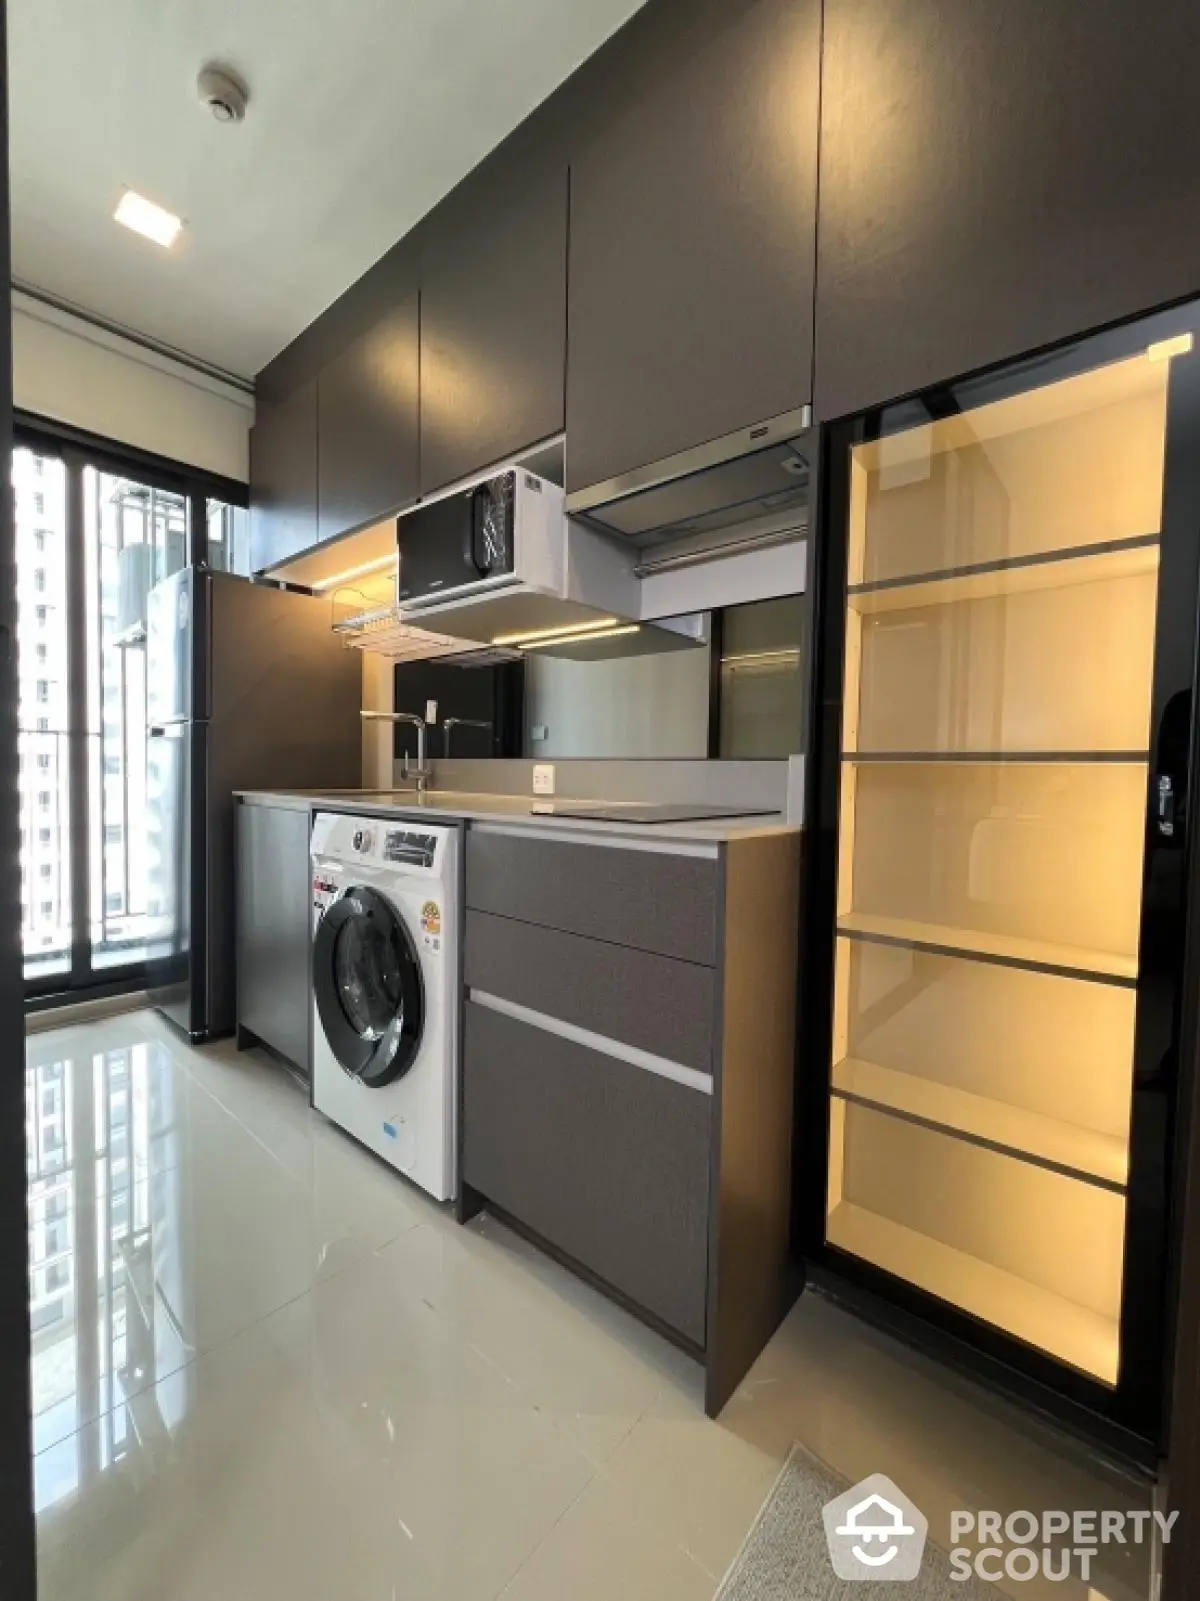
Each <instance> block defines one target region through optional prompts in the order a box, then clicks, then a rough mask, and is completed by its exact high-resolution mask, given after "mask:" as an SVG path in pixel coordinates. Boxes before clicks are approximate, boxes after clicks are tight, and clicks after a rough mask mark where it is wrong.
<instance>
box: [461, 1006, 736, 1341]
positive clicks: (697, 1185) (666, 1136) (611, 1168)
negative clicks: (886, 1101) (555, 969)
mask: <svg viewBox="0 0 1200 1601" xmlns="http://www.w3.org/2000/svg"><path fill="white" fill-rule="evenodd" d="M465 1018H466V1022H465V1030H466V1032H465V1037H464V1045H463V1178H464V1180H465V1181H466V1183H468V1184H470V1185H472V1186H473V1187H474V1188H475V1189H477V1190H478V1191H479V1192H480V1193H481V1194H483V1195H485V1196H486V1197H487V1198H488V1199H489V1200H491V1201H494V1202H495V1204H496V1205H497V1206H499V1207H502V1208H503V1209H504V1210H505V1211H506V1212H509V1213H510V1214H511V1215H512V1216H513V1217H514V1218H516V1220H517V1221H518V1222H520V1223H524V1224H525V1225H526V1226H527V1227H528V1228H531V1229H533V1230H534V1231H535V1232H536V1233H538V1234H540V1235H541V1236H542V1237H543V1238H544V1239H546V1240H548V1241H549V1242H550V1244H551V1245H555V1246H557V1247H558V1249H559V1250H560V1251H565V1252H566V1254H567V1255H568V1256H570V1257H573V1258H574V1259H575V1261H577V1262H579V1263H580V1264H581V1265H582V1266H584V1267H585V1268H588V1269H589V1270H590V1271H591V1272H593V1273H595V1274H596V1275H597V1276H598V1277H599V1278H601V1279H603V1280H604V1282H605V1283H606V1284H609V1285H611V1286H612V1287H613V1288H614V1289H615V1290H619V1291H620V1292H621V1293H622V1294H623V1295H627V1296H629V1298H630V1299H631V1300H633V1301H635V1302H636V1303H637V1304H638V1305H639V1306H642V1307H644V1308H645V1309H646V1310H647V1311H648V1312H652V1313H653V1314H654V1315H655V1316H656V1317H659V1318H661V1319H662V1320H663V1322H664V1323H667V1324H669V1325H670V1326H671V1327H672V1328H674V1329H677V1330H678V1331H679V1332H680V1333H681V1334H683V1335H686V1336H687V1338H688V1339H690V1340H692V1341H693V1342H694V1343H695V1344H696V1345H703V1344H704V1334H705V1292H706V1287H707V1282H708V1184H709V1179H708V1174H709V1146H710V1138H711V1107H712V1102H711V1097H709V1096H708V1095H705V1094H704V1093H703V1092H702V1091H700V1090H695V1089H688V1088H685V1087H684V1086H683V1085H681V1084H676V1083H673V1082H672V1081H671V1080H669V1079H665V1078H659V1077H658V1076H657V1075H656V1074H654V1073H649V1072H647V1071H645V1069H643V1068H640V1067H634V1066H631V1065H630V1064H629V1063H628V1062H622V1061H617V1060H615V1059H614V1058H612V1057H609V1056H602V1055H601V1054H600V1053H599V1052H597V1051H592V1050H589V1049H587V1048H586V1047H585V1046H582V1045H576V1044H575V1043H574V1042H573V1041H571V1040H565V1039H562V1038H561V1037H559V1036H558V1035H556V1034H550V1033H546V1032H544V1031H543V1030H541V1029H537V1028H531V1027H530V1026H529V1025H528V1024H526V1023H522V1022H517V1021H516V1020H515V1019H513V1018H510V1017H505V1016H503V1015H502V1014H501V1013H499V1012H494V1011H490V1010H488V1009H487V1008H486V1007H483V1006H477V1005H474V1004H473V1003H471V1002H468V1003H467V1006H466V1008H465Z"/></svg>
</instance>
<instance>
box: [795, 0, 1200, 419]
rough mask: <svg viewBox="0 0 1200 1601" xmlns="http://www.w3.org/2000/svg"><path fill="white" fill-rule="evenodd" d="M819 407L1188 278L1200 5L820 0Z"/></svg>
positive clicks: (971, 365)
mask: <svg viewBox="0 0 1200 1601" xmlns="http://www.w3.org/2000/svg"><path fill="white" fill-rule="evenodd" d="M825 13H826V21H825V69H824V71H825V75H824V85H823V92H822V129H821V189H820V196H821V201H820V226H819V252H818V268H817V281H818V286H819V287H818V299H817V353H816V394H815V409H816V412H817V416H818V418H819V419H820V420H827V419H829V418H831V417H836V416H844V415H847V414H849V413H851V412H854V411H858V410H862V409H865V408H867V407H870V406H875V405H880V404H883V403H884V402H887V401H889V400H893V399H897V398H899V397H900V396H902V395H905V394H909V393H912V392H913V391H915V390H918V389H922V388H924V387H926V386H927V385H930V384H934V383H939V382H943V381H945V380H948V379H951V378H955V377H959V376H962V375H964V374H966V373H969V372H972V371H974V370H975V369H977V368H979V367H983V366H987V365H989V364H990V363H993V362H998V361H1002V360H1006V359H1009V358H1012V357H1015V356H1019V355H1022V354H1024V353H1025V352H1027V351H1030V350H1034V349H1036V348H1038V347H1039V346H1041V345H1045V344H1049V343H1052V342H1054V341H1056V340H1060V339H1064V338H1069V337H1071V336H1073V335H1075V334H1079V333H1082V332H1084V331H1086V330H1088V329H1091V328H1095V327H1099V326H1100V325H1102V324H1104V323H1108V322H1114V321H1117V320H1119V319H1122V318H1125V317H1129V316H1131V315H1133V314H1135V313H1137V312H1139V311H1143V310H1147V309H1149V308H1151V307H1153V306H1156V305H1159V304H1163V303H1165V302H1167V301H1170V300H1174V299H1179V298H1182V297H1185V296H1187V295H1189V294H1194V293H1195V292H1196V291H1197V290H1200V192H1198V191H1197V188H1196V183H1195V173H1196V169H1197V165H1198V164H1200V122H1198V121H1197V119H1196V117H1195V115H1194V103H1195V71H1194V63H1195V61H1196V59H1197V54H1198V52H1200V10H1198V9H1197V8H1196V7H1195V6H1193V5H1190V4H1187V3H1186V0H1148V3H1146V4H1144V5H1141V6H1139V7H1138V8H1137V13H1136V26H1132V25H1131V13H1130V9H1129V6H1128V5H1127V4H1126V3H1125V0H1089V3H1088V4H1087V5H1047V4H1045V3H1044V0H1005V3H1004V4H1003V5H996V4H995V3H994V0H826V6H825Z"/></svg>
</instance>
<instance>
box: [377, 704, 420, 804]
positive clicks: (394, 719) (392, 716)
mask: <svg viewBox="0 0 1200 1601" xmlns="http://www.w3.org/2000/svg"><path fill="white" fill-rule="evenodd" d="M359 715H360V717H362V719H363V721H364V722H374V723H411V724H412V726H413V727H414V728H415V729H416V731H417V765H416V766H415V767H410V766H409V765H408V752H407V751H405V752H404V776H405V778H411V779H412V780H413V782H414V783H415V784H416V787H417V794H418V795H424V793H425V791H426V790H427V789H428V788H429V780H430V779H431V778H432V777H433V772H432V770H431V769H430V768H429V767H428V766H427V765H426V762H425V728H426V723H425V719H424V718H423V717H418V716H417V714H416V713H415V712H365V711H364V712H360V713H359Z"/></svg>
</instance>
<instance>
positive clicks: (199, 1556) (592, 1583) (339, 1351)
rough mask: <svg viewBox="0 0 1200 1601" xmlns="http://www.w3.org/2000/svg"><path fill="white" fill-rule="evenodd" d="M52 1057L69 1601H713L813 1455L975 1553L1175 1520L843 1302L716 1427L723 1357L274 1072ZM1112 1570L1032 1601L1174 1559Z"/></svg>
mask: <svg viewBox="0 0 1200 1601" xmlns="http://www.w3.org/2000/svg"><path fill="white" fill-rule="evenodd" d="M29 1064H30V1070H29V1080H30V1109H31V1130H32V1132H33V1135H34V1145H33V1149H32V1154H31V1168H32V1175H31V1197H32V1203H33V1204H32V1218H33V1227H32V1239H33V1248H34V1254H35V1258H37V1259H40V1261H41V1263H42V1265H41V1267H40V1268H37V1269H36V1270H35V1279H34V1284H33V1307H34V1323H35V1332H34V1346H35V1359H34V1375H33V1392H34V1406H35V1412H36V1422H35V1448H36V1452H37V1455H36V1459H35V1477H36V1486H37V1497H38V1508H39V1540H40V1561H41V1591H40V1593H41V1598H42V1601H118V1598H120V1601H243V1598H245V1601H250V1598H253V1601H399V1598H401V1597H403V1598H404V1601H494V1598H497V1597H500V1596H503V1597H504V1598H505V1601H593V1598H594V1601H601V1598H603V1601H708V1598H709V1597H711V1596H712V1595H713V1592H714V1590H715V1589H716V1587H717V1583H718V1581H719V1579H720V1577H721V1575H722V1574H723V1573H724V1571H725V1569H726V1568H727V1566H728V1564H729V1562H730V1561H731V1559H732V1558H733V1556H734V1555H735V1553H736V1552H737V1549H738V1547H739V1545H740V1543H741V1541H742V1539H743V1538H744V1536H745V1534H746V1531H747V1529H748V1528H749V1526H750V1524H751V1522H752V1520H753V1518H754V1516H755V1513H756V1512H757V1510H758V1507H759V1505H760V1503H761V1501H762V1499H763V1497H764V1496H765V1495H766V1494H767V1492H768V1490H769V1489H770V1487H771V1484H772V1482H773V1480H774V1478H775V1475H776V1473H777V1471H778V1469H779V1466H780V1464H781V1462H782V1461H783V1458H784V1456H785V1454H786V1452H787V1450H788V1447H789V1446H790V1444H791V1443H792V1441H793V1440H797V1439H798V1440H800V1441H802V1442H803V1443H804V1444H806V1445H807V1446H808V1447H809V1448H810V1449H811V1450H813V1451H814V1452H816V1453H818V1454H819V1455H820V1456H822V1457H823V1458H824V1459H825V1460H826V1461H828V1462H829V1463H830V1464H831V1465H832V1466H833V1467H834V1468H835V1469H836V1470H837V1471H839V1472H841V1473H843V1474H845V1475H846V1477H847V1478H848V1479H851V1480H857V1479H859V1478H861V1477H864V1476H865V1475H866V1474H867V1473H870V1472H876V1471H883V1472H887V1473H889V1474H891V1476H892V1477H893V1478H895V1479H896V1480H897V1481H898V1482H899V1483H900V1484H901V1485H902V1487H903V1488H904V1489H905V1490H906V1491H907V1492H908V1493H909V1494H910V1495H911V1496H912V1497H913V1498H914V1499H915V1500H916V1501H917V1502H918V1504H919V1505H921V1506H922V1507H923V1508H924V1510H925V1511H926V1512H927V1513H928V1515H929V1517H930V1521H931V1531H932V1533H933V1534H934V1535H935V1537H937V1538H939V1539H940V1540H942V1542H943V1543H945V1542H946V1540H947V1522H948V1516H949V1512H950V1510H951V1509H952V1508H953V1507H955V1506H964V1507H971V1508H980V1507H994V1508H997V1509H999V1510H1002V1511H1007V1510H1012V1509H1015V1508H1018V1507H1030V1506H1032V1507H1037V1508H1042V1507H1067V1508H1073V1507H1079V1508H1097V1509H1100V1508H1120V1507H1124V1506H1128V1505H1135V1506H1146V1505H1148V1504H1149V1491H1148V1489H1147V1487H1145V1486H1142V1485H1138V1484H1136V1483H1133V1482H1131V1481H1127V1480H1125V1479H1124V1478H1122V1477H1120V1476H1118V1475H1116V1474H1114V1473H1113V1472H1111V1471H1110V1470H1107V1469H1104V1468H1103V1467H1101V1466H1100V1465H1099V1464H1097V1463H1095V1462H1094V1461H1091V1460H1090V1459H1089V1458H1088V1457H1087V1455H1086V1454H1085V1453H1083V1452H1082V1451H1081V1450H1079V1449H1077V1448H1076V1447H1075V1446H1073V1445H1069V1444H1067V1443H1066V1442H1064V1441H1063V1440H1061V1439H1059V1438H1058V1437H1057V1436H1054V1435H1051V1434H1049V1433H1047V1432H1044V1431H1042V1430H1040V1429H1039V1428H1038V1427H1037V1426H1035V1425H1034V1424H1033V1423H1032V1422H1031V1421H1030V1420H1029V1419H1027V1418H1026V1417H1025V1416H1024V1415H1023V1414H1021V1413H1019V1412H1017V1411H1015V1410H1013V1409H1011V1408H1009V1407H1007V1406H1005V1405H1003V1404H1002V1403H1000V1402H998V1401H995V1400H993V1399H991V1398H990V1397H988V1396H986V1395H985V1394H983V1393H982V1392H980V1391H978V1390H976V1389H975V1388H974V1387H972V1386H969V1385H967V1384H965V1383H963V1382H961V1381H956V1380H952V1379H950V1378H949V1377H948V1376H947V1375H946V1374H944V1373H943V1372H941V1371H940V1370H938V1369H937V1368H935V1367H934V1366H933V1365H932V1364H930V1363H927V1362H925V1361H924V1360H922V1359H921V1358H919V1357H917V1356H915V1355H913V1354H911V1353H909V1352H907V1351H905V1350H903V1349H901V1348H900V1347H898V1346H896V1345H894V1344H892V1343H891V1342H890V1341H888V1340H886V1339H884V1338H883V1337H881V1336H879V1335H876V1334H874V1333H872V1332H871V1331H869V1330H867V1329H866V1328H864V1327H863V1326H861V1325H860V1324H858V1323H856V1322H855V1321H853V1320H852V1319H850V1318H848V1317H847V1316H846V1315H845V1314H843V1313H841V1312H838V1311H836V1310H835V1309H834V1308H832V1307H830V1306H828V1305H825V1304H824V1303H822V1302H820V1301H819V1300H817V1299H815V1298H814V1297H811V1296H809V1297H806V1298H805V1299H804V1300H802V1301H801V1303H800V1304H799V1305H798V1306H797V1307H796V1309H795V1310H794V1311H793V1313H792V1315H791V1316H790V1317H789V1319H788V1320H787V1322H786V1323H785V1325H784V1327H783V1328H782V1329H781V1330H780V1332H779V1334H778V1335H777V1336H776V1338H775V1340H774V1341H773V1342H772V1344H771V1346H770V1347H769V1349H768V1350H767V1352H766V1353H765V1354H764V1356H763V1358H762V1359H761V1361H760V1362H759V1364H758V1365H757V1367H756V1368H755V1369H754V1371H753V1373H752V1374H751V1375H750V1377H749V1379H748V1380H747V1381H746V1383H745V1384H744V1385H743V1386H742V1389H741V1390H740V1392H739V1393H738V1395H737V1396H736V1397H735V1398H734V1400H733V1401H732V1402H731V1403H730V1405H729V1407H728V1408H727V1410H726V1412H725V1414H724V1416H723V1417H722V1419H721V1420H720V1422H719V1423H712V1422H710V1421H708V1420H707V1419H706V1418H705V1417H704V1415H703V1410H702V1407H701V1402H700V1394H701V1385H700V1375H699V1371H698V1369H697V1368H696V1367H695V1366H694V1365H693V1364H692V1363H691V1362H689V1361H688V1360H687V1359H686V1358H684V1357H682V1356H680V1355H679V1354H678V1353H677V1352H675V1351H674V1350H673V1349H672V1348H671V1347H670V1346H668V1345H667V1344H665V1343H664V1342H662V1341H661V1340H659V1339H658V1338H657V1337H656V1336H654V1335H652V1334H650V1333H648V1332H647V1331H646V1330H645V1329H643V1328H642V1327H641V1326H640V1325H639V1324H638V1323H636V1322H635V1321H634V1320H633V1319H631V1318H629V1317H627V1316H626V1315H625V1314H624V1313H622V1312H620V1311H618V1310H617V1309H615V1308H614V1307H612V1306H611V1305H609V1303H608V1302H606V1301H605V1300H604V1299H602V1298H601V1297H600V1296H598V1295H596V1294H595V1293H594V1292H593V1291H591V1290H590V1289H588V1288H587V1287H585V1286H583V1285H581V1284H580V1283H578V1282H577V1281H576V1280H575V1279H573V1278H572V1277H571V1276H570V1275H568V1274H567V1273H565V1272H563V1271H561V1270H560V1269H559V1268H557V1267H556V1266H554V1265H553V1264H552V1263H550V1262H548V1261H547V1260H546V1259H545V1258H543V1257H542V1256H540V1255H539V1254H538V1253H537V1252H535V1251H533V1250H531V1249H530V1248H529V1247H527V1246H526V1245H524V1244H523V1243H522V1242H521V1241H519V1240H517V1239H516V1238H515V1237H514V1236H513V1235H512V1234H510V1233H509V1232H508V1231H507V1230H505V1229H504V1228H502V1227H500V1226H499V1225H498V1224H496V1223H495V1222H494V1221H492V1220H491V1219H489V1218H487V1217H486V1216H484V1217H482V1218H480V1219H478V1220H477V1221H476V1222H475V1223H474V1224H472V1225H471V1226H470V1227H469V1228H467V1229H460V1228H458V1227H457V1226H456V1225H455V1224H454V1222H453V1221H452V1220H451V1218H450V1217H449V1216H448V1215H447V1214H446V1213H444V1212H443V1211H441V1210H439V1209H438V1208H437V1207H435V1206H434V1205H433V1204H432V1203H431V1202H427V1201H426V1200H425V1199H424V1198H423V1197H422V1196H421V1195H420V1194H419V1193H417V1192H415V1191H413V1190H412V1189H410V1188H409V1187H408V1186H406V1185H405V1184H404V1183H403V1182H402V1181H400V1180H398V1179H397V1178H395V1177H394V1176H393V1175H392V1174H391V1173H390V1172H389V1171H388V1170H387V1169H386V1168H385V1167H383V1166H382V1165H381V1164H379V1163H377V1162H376V1161H375V1160H374V1159H373V1158H372V1157H370V1156H368V1155H366V1154H365V1153H364V1152H362V1151H361V1150H360V1149H359V1148H358V1147H356V1146H355V1145H354V1144H353V1143H352V1142H350V1141H349V1140H348V1139H346V1138H345V1137H344V1136H343V1135H341V1134H340V1133H339V1132H337V1131H336V1130H335V1129H333V1128H332V1127H331V1126H329V1125H328V1124H327V1123H325V1122H324V1121H323V1120H322V1119H321V1118H320V1117H318V1116H317V1115H316V1114H314V1113H312V1112H311V1111H310V1110H309V1108H308V1106H307V1104H306V1101H305V1099H304V1097H303V1095H302V1094H301V1092H300V1091H299V1090H298V1089H297V1088H296V1087H295V1086H294V1084H293V1083H292V1081H290V1080H289V1079H288V1078H287V1077H286V1075H285V1074H283V1073H282V1071H281V1070H280V1069H279V1068H278V1067H276V1066H275V1065H274V1064H272V1063H271V1062H270V1061H269V1060H268V1059H267V1058H265V1057H264V1056H262V1055H260V1054H258V1053H249V1054H247V1055H245V1056H239V1055H238V1054H237V1053H236V1052H235V1051H234V1050H233V1048H232V1047H231V1046H230V1045H227V1044H221V1045H217V1046H213V1047H209V1048H207V1049H205V1050H203V1051H196V1050H192V1049H190V1048H188V1047H186V1046H184V1045H183V1044H181V1043H180V1042H179V1041H178V1039H177V1038H176V1037H175V1036H174V1035H173V1034H172V1033H171V1032H170V1031H169V1030H168V1028H167V1027H166V1025H165V1024H163V1023H161V1022H160V1021H159V1020H158V1019H156V1018H155V1017H153V1016H151V1015H149V1014H146V1013H139V1014H133V1015H131V1016H128V1017H123V1018H117V1019H111V1020H109V1021H107V1022H104V1023H99V1024H94V1025H89V1026H86V1027H77V1028H72V1029H67V1030H63V1031H61V1032H59V1033H51V1034H43V1035H39V1036H35V1037H33V1038H32V1039H31V1040H30V1042H29ZM110 1242H111V1243H110ZM1096 1573H1097V1575H1098V1577H1096V1578H1094V1579H1093V1583H1092V1589H1091V1594H1090V1598H1089V1591H1088V1587H1087V1586H1086V1585H1082V1584H1079V1583H1072V1584H1055V1585H1039V1584H1036V1583H1035V1584H1021V1585H1014V1586H1013V1587H1012V1593H1013V1594H1015V1595H1018V1596H1022V1595H1023V1596H1025V1597H1028V1598H1030V1601H1039V1598H1040V1597H1042V1596H1043V1595H1044V1596H1046V1597H1057V1598H1059V1601H1095V1598H1098V1597H1102V1598H1105V1601H1144V1598H1145V1597H1146V1596H1147V1595H1148V1593H1149V1575H1148V1563H1147V1558H1146V1552H1145V1551H1144V1550H1137V1549H1133V1548H1125V1549H1124V1550H1120V1549H1118V1550H1115V1551H1112V1552H1106V1553H1105V1556H1104V1561H1103V1562H1102V1563H1100V1564H1098V1566H1097V1569H1096Z"/></svg>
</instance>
